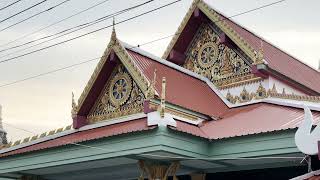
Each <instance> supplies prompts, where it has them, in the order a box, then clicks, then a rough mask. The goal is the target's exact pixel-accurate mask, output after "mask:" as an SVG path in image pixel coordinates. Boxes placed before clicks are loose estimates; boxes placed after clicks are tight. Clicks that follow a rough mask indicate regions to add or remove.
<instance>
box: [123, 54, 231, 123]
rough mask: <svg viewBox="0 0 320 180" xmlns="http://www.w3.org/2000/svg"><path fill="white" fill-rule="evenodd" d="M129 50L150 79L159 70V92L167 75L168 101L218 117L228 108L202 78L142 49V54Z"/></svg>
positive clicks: (157, 88) (157, 86) (157, 84)
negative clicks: (166, 62)
mask: <svg viewBox="0 0 320 180" xmlns="http://www.w3.org/2000/svg"><path fill="white" fill-rule="evenodd" d="M128 52H129V54H130V56H131V57H132V59H133V61H134V62H135V63H136V65H137V66H138V67H139V69H140V70H141V71H142V72H143V74H144V75H145V76H146V77H147V78H148V79H149V80H150V81H151V80H152V78H153V72H154V70H155V69H156V70H157V81H156V82H157V83H156V91H157V92H158V94H161V78H162V77H166V80H167V93H166V101H168V102H170V103H173V104H176V105H179V106H181V107H184V108H187V109H190V110H193V111H196V112H199V113H203V114H206V115H209V116H213V117H218V116H220V115H222V114H223V113H225V112H226V111H227V110H228V106H227V105H226V104H225V103H224V102H223V101H222V100H221V98H220V97H219V96H218V95H217V94H215V93H214V92H213V91H212V89H211V88H210V87H209V86H208V85H207V84H206V83H205V82H204V81H202V80H201V79H197V78H195V77H193V76H190V75H188V74H185V73H183V72H181V71H177V70H176V69H174V68H172V67H170V66H167V65H165V64H162V63H159V62H157V61H156V60H154V59H152V58H150V57H147V56H144V55H143V54H141V51H140V54H139V53H138V51H137V52H134V49H132V50H128ZM212 107H215V108H212Z"/></svg>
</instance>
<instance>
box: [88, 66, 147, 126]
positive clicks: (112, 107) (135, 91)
mask: <svg viewBox="0 0 320 180" xmlns="http://www.w3.org/2000/svg"><path fill="white" fill-rule="evenodd" d="M119 86H120V87H119ZM144 100H145V96H144V94H143V92H142V91H141V90H140V88H139V87H138V85H137V83H136V82H135V81H133V78H132V77H131V76H130V74H129V73H128V72H127V70H126V69H125V67H124V65H122V64H120V65H118V66H117V67H116V68H115V70H114V71H113V72H112V73H111V75H110V78H109V79H108V81H107V83H106V85H105V87H104V89H103V91H102V92H101V94H100V96H99V97H98V99H97V101H96V103H95V105H94V106H93V108H92V109H91V111H90V113H89V115H88V117H87V119H88V121H89V123H95V122H98V121H102V120H107V119H112V118H117V117H120V116H125V115H130V114H135V113H139V112H142V111H143V102H144Z"/></svg>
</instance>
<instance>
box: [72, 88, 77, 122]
mask: <svg viewBox="0 0 320 180" xmlns="http://www.w3.org/2000/svg"><path fill="white" fill-rule="evenodd" d="M71 107H72V110H71V116H72V117H74V116H75V115H76V114H77V109H78V105H77V103H76V101H75V100H74V93H73V92H72V104H71Z"/></svg>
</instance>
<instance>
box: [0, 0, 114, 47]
mask: <svg viewBox="0 0 320 180" xmlns="http://www.w3.org/2000/svg"><path fill="white" fill-rule="evenodd" d="M108 1H110V0H104V1H101V2H99V3H97V4H94V5H93V6H90V7H88V8H86V9H84V10H81V11H79V12H77V13H75V14H72V15H70V16H68V17H65V18H63V19H61V20H58V21H56V22H54V23H51V24H49V25H47V26H45V27H42V28H40V29H37V30H35V31H32V32H31V33H28V34H25V35H23V36H21V37H19V38H17V39H14V40H12V41H9V42H7V43H5V44H2V45H0V47H3V46H6V45H9V44H12V43H15V42H17V41H19V40H21V39H25V38H27V37H29V36H31V35H33V34H36V33H38V32H41V31H43V30H45V29H48V28H50V27H52V26H54V25H57V24H59V23H61V22H64V21H66V20H68V19H70V18H73V17H75V16H78V15H80V14H82V13H84V12H87V11H89V10H91V9H93V8H95V7H98V6H100V5H101V4H104V3H106V2H108Z"/></svg>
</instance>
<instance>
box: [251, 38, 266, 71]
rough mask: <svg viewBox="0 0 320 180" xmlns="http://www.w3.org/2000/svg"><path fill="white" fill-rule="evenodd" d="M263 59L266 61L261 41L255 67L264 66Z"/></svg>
mask: <svg viewBox="0 0 320 180" xmlns="http://www.w3.org/2000/svg"><path fill="white" fill-rule="evenodd" d="M263 59H264V51H263V41H262V40H260V47H259V51H258V52H257V53H256V57H255V61H254V63H253V64H254V65H258V64H263V63H264V61H263Z"/></svg>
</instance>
